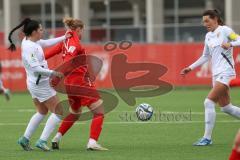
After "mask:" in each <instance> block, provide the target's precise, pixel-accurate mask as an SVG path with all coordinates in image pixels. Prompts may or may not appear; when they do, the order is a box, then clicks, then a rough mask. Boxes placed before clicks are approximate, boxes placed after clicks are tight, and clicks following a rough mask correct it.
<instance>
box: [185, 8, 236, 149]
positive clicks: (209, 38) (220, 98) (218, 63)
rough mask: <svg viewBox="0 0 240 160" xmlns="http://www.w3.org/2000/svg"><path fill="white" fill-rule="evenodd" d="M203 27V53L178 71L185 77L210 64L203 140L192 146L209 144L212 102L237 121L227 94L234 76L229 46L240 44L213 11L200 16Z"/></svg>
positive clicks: (213, 109) (232, 32)
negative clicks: (194, 70)
mask: <svg viewBox="0 0 240 160" xmlns="http://www.w3.org/2000/svg"><path fill="white" fill-rule="evenodd" d="M203 25H204V26H205V27H206V28H207V30H208V33H207V34H206V37H205V43H204V49H203V54H202V56H201V57H200V58H199V59H198V60H197V61H196V62H195V63H193V64H192V65H190V66H189V67H187V68H184V69H183V70H182V71H181V74H182V75H185V74H187V73H189V72H190V71H192V70H193V69H195V68H197V67H198V66H200V65H202V64H204V63H205V62H207V61H208V60H211V63H212V89H211V91H210V92H209V94H208V96H207V98H206V99H205V101H204V106H205V133H204V136H203V138H201V139H200V140H199V141H197V142H196V143H194V145H195V146H207V145H210V144H212V137H211V136H212V130H213V128H214V125H215V119H216V112H215V105H216V103H218V104H219V106H220V107H221V111H223V112H225V113H227V114H229V115H231V116H234V117H236V118H240V108H239V107H236V106H234V105H232V104H231V102H230V95H229V82H230V80H231V79H232V78H234V77H235V76H236V73H235V68H234V60H233V54H232V51H233V47H235V46H239V45H240V37H239V36H238V35H237V34H236V33H234V31H233V30H232V29H231V28H229V27H228V26H226V25H224V23H223V21H222V19H221V16H220V14H219V12H218V11H217V10H207V11H205V12H204V13H203Z"/></svg>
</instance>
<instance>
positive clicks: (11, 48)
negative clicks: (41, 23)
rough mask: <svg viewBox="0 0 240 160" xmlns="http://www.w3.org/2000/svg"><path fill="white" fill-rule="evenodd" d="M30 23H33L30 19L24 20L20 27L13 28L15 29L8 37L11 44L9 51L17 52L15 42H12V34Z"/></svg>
mask: <svg viewBox="0 0 240 160" xmlns="http://www.w3.org/2000/svg"><path fill="white" fill-rule="evenodd" d="M29 21H31V19H29V18H26V19H24V20H23V21H22V22H21V23H20V24H19V25H17V26H16V27H15V28H13V29H12V30H11V32H10V33H9V35H8V41H9V42H10V46H9V48H8V49H9V50H10V51H15V50H16V46H15V44H14V43H13V41H12V34H13V32H14V31H16V30H17V29H19V28H21V27H22V26H23V25H25V24H26V23H28V22H29Z"/></svg>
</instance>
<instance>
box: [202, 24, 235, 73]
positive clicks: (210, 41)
mask: <svg viewBox="0 0 240 160" xmlns="http://www.w3.org/2000/svg"><path fill="white" fill-rule="evenodd" d="M231 33H233V30H232V29H231V28H229V27H227V26H219V27H218V28H217V29H215V31H214V32H208V33H207V34H206V38H205V47H206V49H205V53H204V54H207V55H209V56H210V57H211V63H212V74H213V75H218V74H220V73H226V74H228V75H236V73H235V69H234V60H233V48H230V49H228V50H225V49H223V48H222V47H221V45H222V43H227V42H230V39H229V36H230V34H231Z"/></svg>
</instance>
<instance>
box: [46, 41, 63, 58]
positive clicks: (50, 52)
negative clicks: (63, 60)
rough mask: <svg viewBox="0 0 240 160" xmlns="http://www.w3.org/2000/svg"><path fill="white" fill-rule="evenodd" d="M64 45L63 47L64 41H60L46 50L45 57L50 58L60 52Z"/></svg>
mask: <svg viewBox="0 0 240 160" xmlns="http://www.w3.org/2000/svg"><path fill="white" fill-rule="evenodd" d="M62 47H63V43H62V42H61V43H59V44H57V45H55V46H53V47H52V48H50V49H49V50H48V51H46V52H45V54H44V56H45V59H49V58H51V57H53V56H55V55H57V54H59V53H61V52H62Z"/></svg>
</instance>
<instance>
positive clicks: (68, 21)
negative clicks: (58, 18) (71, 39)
mask: <svg viewBox="0 0 240 160" xmlns="http://www.w3.org/2000/svg"><path fill="white" fill-rule="evenodd" d="M63 23H64V24H65V25H66V26H67V27H68V28H70V29H72V30H75V29H77V28H78V27H80V28H81V29H82V28H83V27H84V24H83V22H82V21H81V20H79V19H74V18H72V17H66V18H64V19H63Z"/></svg>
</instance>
